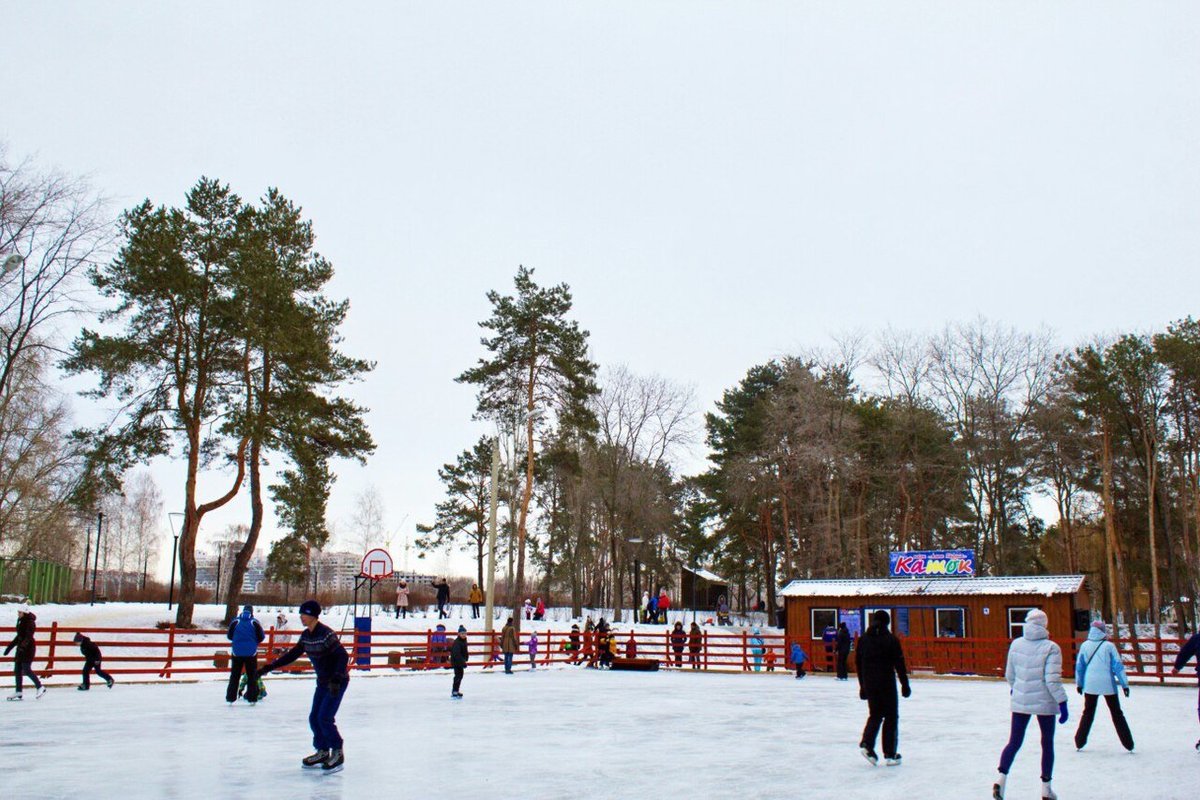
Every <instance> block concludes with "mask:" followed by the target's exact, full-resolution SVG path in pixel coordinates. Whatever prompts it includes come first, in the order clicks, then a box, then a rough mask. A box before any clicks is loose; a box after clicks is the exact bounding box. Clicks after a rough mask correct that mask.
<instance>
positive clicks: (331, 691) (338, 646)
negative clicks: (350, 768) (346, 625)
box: [260, 600, 350, 772]
mask: <svg viewBox="0 0 1200 800" xmlns="http://www.w3.org/2000/svg"><path fill="white" fill-rule="evenodd" d="M320 614H321V605H320V604H319V603H318V602H317V601H316V600H305V601H304V602H303V603H302V604H301V605H300V622H302V623H303V624H304V631H303V632H302V633H301V634H300V641H298V642H296V646H295V647H293V648H292V649H291V650H289V651H287V652H286V653H284V654H283V655H281V656H280V657H279V658H277V659H275V660H274V661H272V662H271V663H270V664H267V665H266V666H265V667H263V668H262V672H261V673H260V674H261V675H266V674H267V673H268V672H271V671H272V670H276V669H279V668H280V667H286V666H287V665H288V664H291V663H292V662H293V661H295V660H296V659H297V658H299V657H300V656H301V655H307V656H308V660H309V661H311V662H312V666H313V670H314V671H315V672H316V673H317V689H316V691H315V692H314V693H313V701H312V711H311V712H310V713H309V715H308V725H309V727H310V728H312V732H313V747H315V748H316V752H315V753H313V754H312V755H310V756H307V757H305V758H304V760H303V762H302V763H303V765H304V766H305V767H306V768H308V769H315V768H316V767H320V768H321V769H323V770H325V771H326V772H339V771H340V770H341V769H342V766H343V764H344V763H345V758H344V756H343V755H342V735H341V734H340V733H339V732H338V729H337V721H336V720H335V719H334V717H335V716H336V714H337V710H338V706H340V705H341V703H342V698H343V697H344V696H345V695H346V685H347V684H348V683H349V682H350V667H349V664H350V657H349V656H348V655H347V654H346V648H344V647H342V643H341V642H340V641H339V640H338V636H337V634H336V633H334V632H333V629H331V628H330V627H329V626H328V625H325V624H323V623H321V622H320V621H319V620H318V619H317V617H319V616H320Z"/></svg>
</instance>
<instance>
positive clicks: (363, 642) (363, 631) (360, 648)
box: [354, 617, 371, 667]
mask: <svg viewBox="0 0 1200 800" xmlns="http://www.w3.org/2000/svg"><path fill="white" fill-rule="evenodd" d="M354 663H355V665H356V666H359V667H369V666H371V618H370V617H355V618H354Z"/></svg>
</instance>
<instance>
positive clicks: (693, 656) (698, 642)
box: [630, 622, 704, 669]
mask: <svg viewBox="0 0 1200 800" xmlns="http://www.w3.org/2000/svg"><path fill="white" fill-rule="evenodd" d="M630 635H631V636H632V634H630ZM703 650H704V632H703V631H702V630H700V626H699V625H697V624H696V623H695V622H693V623H692V627H691V628H690V629H688V660H689V661H690V662H691V665H692V669H700V653H701V652H703Z"/></svg>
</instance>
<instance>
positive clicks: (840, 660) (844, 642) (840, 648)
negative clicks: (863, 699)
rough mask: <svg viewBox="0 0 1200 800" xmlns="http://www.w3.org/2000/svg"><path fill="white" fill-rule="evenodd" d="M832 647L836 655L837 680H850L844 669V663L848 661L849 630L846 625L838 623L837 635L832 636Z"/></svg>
mask: <svg viewBox="0 0 1200 800" xmlns="http://www.w3.org/2000/svg"><path fill="white" fill-rule="evenodd" d="M833 646H834V650H835V651H836V654H837V679H838V680H839V681H846V680H850V678H849V670H847V668H846V662H847V661H848V660H849V659H850V629H849V628H847V627H846V623H844V622H839V623H838V628H837V633H835V634H834V636H833Z"/></svg>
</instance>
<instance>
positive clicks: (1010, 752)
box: [1000, 711, 1054, 781]
mask: <svg viewBox="0 0 1200 800" xmlns="http://www.w3.org/2000/svg"><path fill="white" fill-rule="evenodd" d="M1030 716H1031V715H1029V714H1018V713H1016V712H1015V711H1014V712H1013V715H1012V731H1011V732H1010V733H1009V735H1008V744H1006V745H1005V746H1004V752H1002V753H1001V754H1000V771H1001V772H1002V773H1004V774H1005V775H1007V774H1008V769H1009V767H1011V766H1012V762H1013V759H1014V758H1016V757H1017V751H1018V750H1020V749H1021V744H1022V743H1023V742H1024V741H1025V728H1027V727H1028V726H1029V718H1030ZM1037 721H1038V727H1039V728H1041V730H1042V780H1043V781H1048V780H1050V777H1051V775H1052V774H1053V773H1054V715H1053V714H1038V715H1037Z"/></svg>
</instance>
